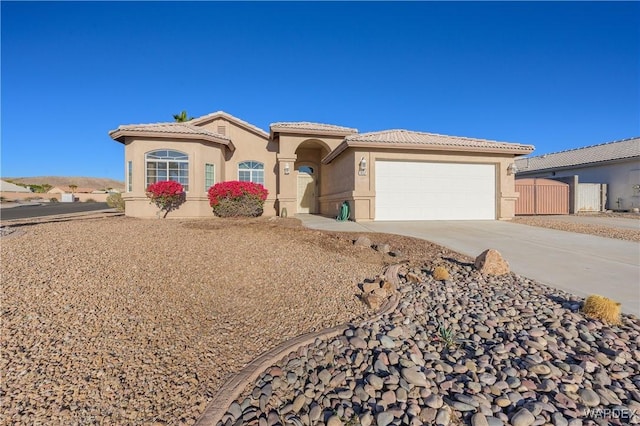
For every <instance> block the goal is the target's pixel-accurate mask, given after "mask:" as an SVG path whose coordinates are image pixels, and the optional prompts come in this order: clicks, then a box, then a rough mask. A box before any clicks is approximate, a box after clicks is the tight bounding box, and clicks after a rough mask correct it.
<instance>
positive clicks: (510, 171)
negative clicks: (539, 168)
mask: <svg viewBox="0 0 640 426" xmlns="http://www.w3.org/2000/svg"><path fill="white" fill-rule="evenodd" d="M516 173H518V166H516V163H511V164H509V167H507V174H508V175H515V174H516Z"/></svg>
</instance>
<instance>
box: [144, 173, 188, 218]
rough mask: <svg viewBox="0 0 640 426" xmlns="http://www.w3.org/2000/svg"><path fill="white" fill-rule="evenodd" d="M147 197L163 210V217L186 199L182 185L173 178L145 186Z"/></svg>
mask: <svg viewBox="0 0 640 426" xmlns="http://www.w3.org/2000/svg"><path fill="white" fill-rule="evenodd" d="M147 197H149V198H150V199H151V202H152V203H154V204H155V205H156V206H157V207H158V208H159V209H160V211H161V212H164V216H162V217H163V218H164V217H167V215H168V214H169V212H170V211H172V210H175V209H177V208H178V207H180V206H181V205H182V203H184V202H185V200H186V194H185V192H184V187H183V186H182V185H181V184H180V183H178V182H176V181H173V180H163V181H160V182H156V183H152V184H151V185H149V186H148V187H147Z"/></svg>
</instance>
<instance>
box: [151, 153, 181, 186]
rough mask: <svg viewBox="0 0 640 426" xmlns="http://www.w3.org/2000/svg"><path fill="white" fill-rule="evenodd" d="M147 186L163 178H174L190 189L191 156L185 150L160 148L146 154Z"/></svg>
mask: <svg viewBox="0 0 640 426" xmlns="http://www.w3.org/2000/svg"><path fill="white" fill-rule="evenodd" d="M145 162H146V167H145V174H146V182H147V186H149V185H151V184H152V183H156V182H160V181H163V180H173V181H176V182H178V183H180V184H182V186H184V190H185V191H188V190H189V156H188V155H187V154H185V153H184V152H180V151H172V150H169V149H159V150H157V151H151V152H147V154H146V155H145Z"/></svg>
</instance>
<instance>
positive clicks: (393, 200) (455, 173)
mask: <svg viewBox="0 0 640 426" xmlns="http://www.w3.org/2000/svg"><path fill="white" fill-rule="evenodd" d="M375 173H376V179H375V180H376V187H375V191H376V213H375V220H484V219H488V220H493V219H495V218H496V195H495V192H496V191H495V186H496V177H495V166H494V165H491V164H458V163H422V162H407V161H376V169H375Z"/></svg>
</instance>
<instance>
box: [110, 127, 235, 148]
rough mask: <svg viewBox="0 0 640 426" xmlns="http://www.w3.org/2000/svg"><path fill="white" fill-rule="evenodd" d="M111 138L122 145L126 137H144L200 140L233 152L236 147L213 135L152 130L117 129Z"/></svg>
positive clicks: (226, 140)
mask: <svg viewBox="0 0 640 426" xmlns="http://www.w3.org/2000/svg"><path fill="white" fill-rule="evenodd" d="M109 136H111V138H112V139H113V140H115V141H117V142H120V143H122V144H124V143H125V140H126V137H127V136H130V137H143V138H176V139H189V140H199V141H206V142H213V143H217V144H220V145H224V146H226V147H228V148H229V149H230V150H231V151H234V150H235V149H236V148H235V145H233V142H231V140H228V139H223V138H217V137H215V136H213V135H202V134H189V133H179V132H154V131H152V130H143V131H131V130H126V129H116V130H112V131H111V132H109Z"/></svg>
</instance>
